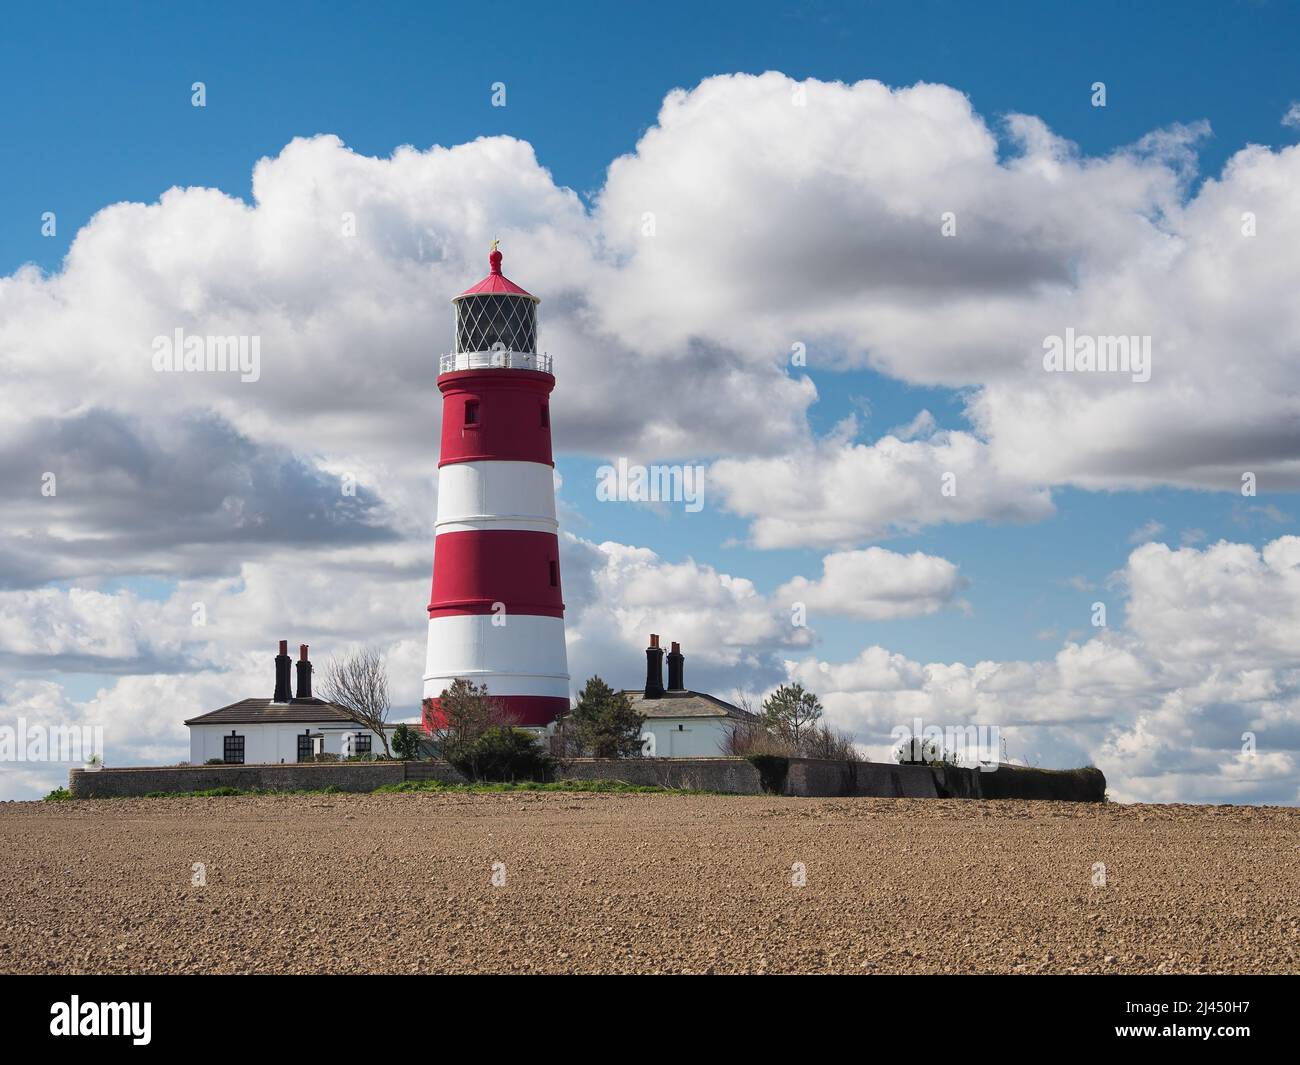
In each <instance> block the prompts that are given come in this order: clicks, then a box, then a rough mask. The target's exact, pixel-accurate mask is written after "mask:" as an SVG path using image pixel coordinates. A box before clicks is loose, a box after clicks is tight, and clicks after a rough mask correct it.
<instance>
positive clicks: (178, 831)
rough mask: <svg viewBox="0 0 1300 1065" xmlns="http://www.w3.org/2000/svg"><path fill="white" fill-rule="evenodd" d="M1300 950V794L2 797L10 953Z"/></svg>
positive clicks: (415, 962)
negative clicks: (1243, 801) (1200, 797)
mask: <svg viewBox="0 0 1300 1065" xmlns="http://www.w3.org/2000/svg"><path fill="white" fill-rule="evenodd" d="M195 862H202V863H204V865H205V866H206V874H207V884H206V886H195V885H193V884H192V883H191V879H192V876H193V874H192V870H191V867H192V863H195ZM1096 862H1104V863H1105V867H1106V870H1105V875H1106V886H1105V887H1094V886H1093V884H1092V878H1093V875H1094V873H1093V866H1094V863H1096ZM494 863H501V865H500V866H498V867H497V868H498V879H499V878H500V877H499V874H500V871H501V870H502V869H503V870H504V876H505V883H504V884H503V885H500V886H494V884H493V876H494V873H493V866H494ZM796 863H802V864H803V866H804V867H806V880H807V883H806V885H805V886H802V887H800V886H795V885H794V884H792V879H793V878H795V877H796V873H795V872H793V871H792V866H794V865H795V864H796ZM1298 970H1300V810H1296V809H1280V808H1259V807H1207V806H1118V805H1113V804H1108V805H1075V804H1064V803H1051V802H1037V803H1033V802H979V801H943V800H939V801H936V800H909V799H781V798H755V797H743V796H734V797H733V796H721V797H718V796H692V795H584V794H563V793H551V794H528V793H515V794H486V795H470V794H437V795H435V794H424V795H421V794H406V795H328V796H307V795H303V796H274V797H270V796H268V797H232V798H195V799H189V798H187V799H114V800H83V801H80V802H65V803H6V804H3V805H0V971H3V972H8V973H32V972H60V973H64V972H70V973H85V972H110V973H116V972H175V973H199V972H220V973H250V972H276V973H279V972H292V973H360V972H456V973H477V972H574V973H577V972H584V973H606V972H690V973H702V972H719V973H722V972H855V973H894V972H906V973H933V972H1033V973H1049V972H1112V973H1119V972H1233V973H1236V972H1269V973H1280V972H1289V973H1294V972H1296V971H1298Z"/></svg>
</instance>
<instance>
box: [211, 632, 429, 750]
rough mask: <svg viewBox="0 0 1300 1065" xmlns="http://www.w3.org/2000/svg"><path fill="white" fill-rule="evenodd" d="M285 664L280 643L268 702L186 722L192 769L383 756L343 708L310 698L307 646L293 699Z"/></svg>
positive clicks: (246, 702)
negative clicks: (326, 756) (328, 757)
mask: <svg viewBox="0 0 1300 1065" xmlns="http://www.w3.org/2000/svg"><path fill="white" fill-rule="evenodd" d="M289 664H290V659H289V653H288V641H287V640H281V641H280V653H279V654H278V655H276V656H275V694H274V695H272V696H271V698H269V699H243V700H241V701H239V702H237V703H231V704H230V705H229V706H223V707H222V708H221V709H220V710H213V711H211V712H210V713H207V714H200V715H199V716H198V717H192V718H190V719H189V720H188V721H186V722H185V724H186V725H188V726H189V730H190V764H191V765H203V764H204V763H206V762H211V761H220V762H224V763H225V764H227V765H245V764H248V765H254V764H273V763H280V762H308V761H311V760H312V758H314V757H315V756H316V755H318V754H334V755H338V756H339V757H344V756H346V755H349V754H378V755H382V754H383V753H384V744H383V742H382V740H380V738H379V736H378V734H377V733H375V732H373V731H372V730H370V729H368V728H366V727H365V726H364V725H361V724H359V723H358V722H357V721H356V720H354V719H353V718H352V716H351V715H350V714H349V713H348V712H347V711H346V710H344V709H343V707H341V706H336V705H335V704H334V703H330V702H326V701H325V700H324V699H317V698H315V697H313V695H312V693H311V669H312V667H311V660H310V659H309V658H308V657H307V645H306V644H302V645H301V647H300V648H299V657H298V663H297V669H298V688H297V694H296V695H294V696H291V695H290V694H289ZM414 727H418V725H417V726H414ZM396 728H397V725H396V724H393V725H392V726H391V727H390V728H388V729H387V732H388V739H389V744H390V745H391V743H392V736H393V730H395V729H396Z"/></svg>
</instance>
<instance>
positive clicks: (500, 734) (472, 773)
mask: <svg viewBox="0 0 1300 1065" xmlns="http://www.w3.org/2000/svg"><path fill="white" fill-rule="evenodd" d="M445 746H446V745H444V747H445ZM444 753H445V754H446V756H447V761H449V762H450V763H451V764H452V765H453V766H455V767H456V769H458V770H459V771H460V772H461V773H462V774H463V775H464V776H466V777H469V778H470V779H471V780H501V781H514V780H538V781H544V780H548V779H550V777H551V774H552V772H553V769H554V763H553V762H552V760H551V757H550V756H549V755H548V754H547V753H546V752H545V751H544V750H543V749H542V745H541V744H540V743H538V742H537V738H536V737H535V736H534V735H533V734H532V733H531V732H527V731H525V730H524V729H517V728H508V727H506V726H501V725H498V726H495V727H493V728H490V729H488V730H487V731H486V732H484V733H483V734H482V735H481V736H479V737H478V738H477V739H473V740H470V741H468V742H464V743H457V744H453V745H451V747H450V749H445V750H444Z"/></svg>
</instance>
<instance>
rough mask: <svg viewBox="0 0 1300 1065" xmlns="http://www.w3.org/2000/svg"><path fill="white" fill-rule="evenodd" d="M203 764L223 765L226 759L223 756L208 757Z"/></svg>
mask: <svg viewBox="0 0 1300 1065" xmlns="http://www.w3.org/2000/svg"><path fill="white" fill-rule="evenodd" d="M203 764H204V765H225V764H226V760H225V759H224V758H209V759H208V760H207V761H206V762H204V763H203Z"/></svg>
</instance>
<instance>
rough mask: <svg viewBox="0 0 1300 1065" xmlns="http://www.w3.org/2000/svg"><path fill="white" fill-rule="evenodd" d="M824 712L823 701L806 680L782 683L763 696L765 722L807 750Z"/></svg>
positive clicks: (771, 728)
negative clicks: (808, 689)
mask: <svg viewBox="0 0 1300 1065" xmlns="http://www.w3.org/2000/svg"><path fill="white" fill-rule="evenodd" d="M821 716H822V704H821V701H820V700H819V699H818V698H817V696H816V695H815V694H814V693H813V692H810V691H806V690H805V689H804V686H803V685H802V684H782V685H781V687H779V688H777V689H776V691H774V692H773V693H772V694H771V695H769V696H768V697H767V698H766V699H764V700H763V724H764V725H765V726H766V727H767V728H768V730H769V731H770V732H772V733H773V734H774V735H776V736H779V737H781V738H782V739H784V740H786V741H787V742H788V743H790V744H791V745H792V746H793V747H794V749H795V750H796V751H800V752H802V751H803V749H804V747H805V746H806V745H807V743H808V740H809V738H810V736H811V734H812V732H813V730H814V729H815V728H816V726H817V722H818V721H820V720H821Z"/></svg>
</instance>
